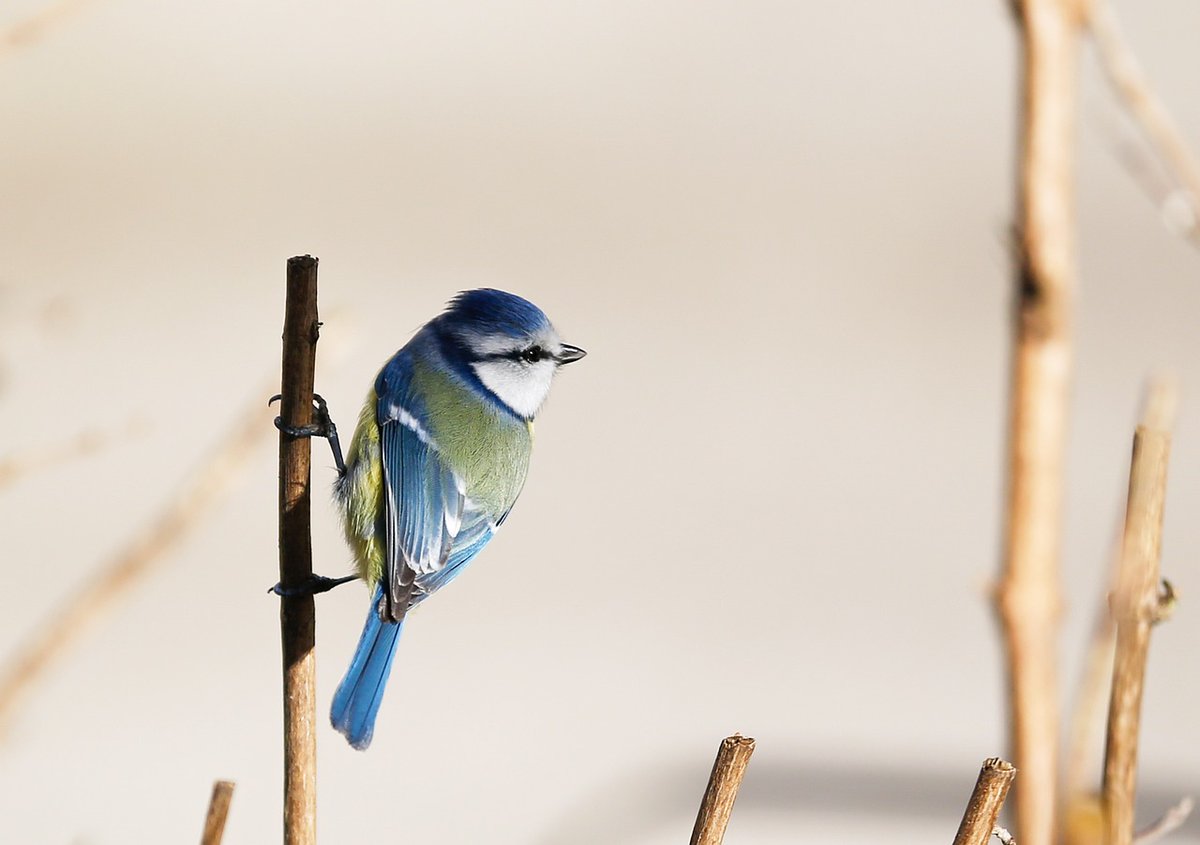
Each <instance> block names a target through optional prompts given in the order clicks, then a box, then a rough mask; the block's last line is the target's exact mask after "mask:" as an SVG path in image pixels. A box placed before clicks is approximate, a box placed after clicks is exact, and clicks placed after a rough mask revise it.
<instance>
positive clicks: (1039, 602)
mask: <svg viewBox="0 0 1200 845" xmlns="http://www.w3.org/2000/svg"><path fill="white" fill-rule="evenodd" d="M1015 5H1016V11H1017V18H1018V21H1019V24H1020V35H1021V47H1022V77H1023V80H1022V82H1023V84H1022V101H1021V110H1022V114H1021V127H1020V136H1021V141H1020V163H1019V182H1018V184H1019V191H1018V208H1017V215H1016V217H1017V226H1016V229H1017V235H1018V237H1019V240H1020V267H1019V272H1018V274H1017V291H1016V292H1017V297H1016V315H1015V321H1014V330H1015V343H1014V348H1013V365H1012V388H1011V390H1012V394H1011V411H1010V413H1011V417H1010V435H1009V481H1008V506H1007V526H1006V531H1005V538H1004V565H1003V573H1002V577H1001V580H1000V584H999V586H998V590H997V594H996V609H997V612H998V615H999V618H1000V623H1001V626H1002V628H1003V632H1004V642H1005V652H1006V657H1007V673H1008V683H1009V690H1010V697H1009V705H1010V732H1011V745H1012V752H1011V753H1012V756H1013V762H1014V763H1015V765H1016V766H1017V768H1019V769H1020V770H1021V783H1020V784H1019V785H1018V786H1017V789H1016V801H1015V804H1016V819H1017V833H1016V836H1017V841H1019V842H1020V843H1021V845H1051V843H1052V841H1053V839H1054V829H1055V818H1054V816H1055V801H1056V797H1055V792H1056V785H1057V774H1058V760H1057V749H1058V742H1059V740H1058V693H1057V683H1058V674H1057V673H1058V667H1057V650H1058V643H1057V636H1058V627H1059V617H1060V613H1061V597H1060V587H1059V555H1060V546H1061V535H1062V498H1063V454H1064V447H1065V439H1066V427H1067V410H1068V409H1067V401H1068V382H1069V378H1070V370H1071V309H1072V299H1073V295H1074V288H1075V275H1076V259H1075V232H1074V229H1075V210H1074V197H1073V194H1074V149H1073V147H1074V136H1075V75H1076V65H1077V54H1078V40H1079V39H1078V34H1079V17H1078V16H1079V10H1078V9H1077V8H1076V4H1075V2H1070V0H1020V2H1017V3H1016V4H1015Z"/></svg>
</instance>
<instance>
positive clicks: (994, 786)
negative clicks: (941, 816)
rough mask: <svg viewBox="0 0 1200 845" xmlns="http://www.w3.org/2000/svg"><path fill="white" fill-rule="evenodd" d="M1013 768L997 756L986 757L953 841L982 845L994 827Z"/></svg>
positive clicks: (1013, 773)
mask: <svg viewBox="0 0 1200 845" xmlns="http://www.w3.org/2000/svg"><path fill="white" fill-rule="evenodd" d="M1016 776H1017V769H1016V767H1015V766H1013V764H1012V763H1010V762H1008V761H1007V760H1003V759H1001V758H999V757H989V758H988V759H986V760H984V761H983V765H982V766H981V767H980V769H979V777H978V779H977V780H976V781H975V788H974V789H973V790H972V791H971V798H970V800H969V801H968V802H967V808H966V810H965V811H964V812H963V817H962V821H961V822H960V823H959V826H958V833H957V834H956V835H955V837H954V845H986V843H987V841H988V839H990V838H991V836H992V835H993V833H995V831H996V830H997V829H998V828H997V827H996V819H997V818H999V816H1000V808H1001V807H1002V806H1003V805H1004V799H1005V798H1006V797H1007V795H1008V789H1009V787H1010V786H1012V782H1013V778H1015V777H1016Z"/></svg>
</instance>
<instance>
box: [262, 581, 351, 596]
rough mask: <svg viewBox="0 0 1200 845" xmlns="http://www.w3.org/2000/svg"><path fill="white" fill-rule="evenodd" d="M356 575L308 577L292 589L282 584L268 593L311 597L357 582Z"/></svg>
mask: <svg viewBox="0 0 1200 845" xmlns="http://www.w3.org/2000/svg"><path fill="white" fill-rule="evenodd" d="M357 580H358V576H357V575H346V576H343V577H342V578H326V577H325V576H324V575H310V576H308V580H307V581H304V582H302V583H300V584H297V585H295V586H293V587H285V586H283V584H276V585H275V586H274V587H271V589H269V590H267V592H268V593H274V594H275V595H277V596H285V597H288V598H291V597H292V596H313V595H316V594H317V593H328V592H329V591H330V590H332V589H333V588H334V587H339V586H341V585H342V584H346V583H348V582H350V581H357Z"/></svg>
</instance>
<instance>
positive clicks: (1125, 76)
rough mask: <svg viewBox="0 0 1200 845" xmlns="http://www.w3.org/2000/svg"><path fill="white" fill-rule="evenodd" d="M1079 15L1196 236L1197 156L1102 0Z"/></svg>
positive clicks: (1199, 211)
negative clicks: (1173, 183)
mask: <svg viewBox="0 0 1200 845" xmlns="http://www.w3.org/2000/svg"><path fill="white" fill-rule="evenodd" d="M1083 13H1084V17H1085V22H1086V24H1087V26H1088V29H1089V30H1090V31H1091V33H1092V38H1093V40H1094V41H1095V43H1096V50H1097V53H1098V54H1099V57H1100V65H1101V67H1102V68H1103V69H1104V73H1105V75H1106V76H1107V77H1108V81H1109V82H1110V83H1111V84H1112V86H1113V88H1114V89H1115V90H1116V92H1117V94H1118V95H1119V96H1120V97H1121V99H1122V100H1123V101H1124V103H1125V107H1126V108H1127V109H1128V110H1129V113H1130V115H1132V117H1133V119H1134V121H1135V122H1136V123H1137V125H1138V126H1139V127H1140V128H1141V131H1142V134H1143V135H1144V136H1145V138H1146V140H1147V142H1148V143H1149V144H1150V146H1151V148H1152V149H1154V150H1155V151H1156V152H1157V153H1158V156H1159V158H1160V159H1161V160H1162V162H1163V163H1164V164H1165V165H1166V167H1167V168H1168V169H1169V170H1170V171H1171V173H1173V174H1174V176H1175V178H1176V179H1177V180H1178V181H1179V183H1180V184H1181V185H1182V187H1183V190H1184V192H1185V194H1186V199H1187V205H1188V207H1189V209H1190V212H1191V213H1190V215H1189V219H1187V220H1186V221H1185V222H1186V224H1187V225H1184V226H1181V229H1182V230H1183V234H1185V235H1187V236H1188V237H1189V238H1192V239H1197V238H1200V159H1197V158H1196V156H1195V154H1194V153H1192V151H1191V149H1190V148H1189V147H1188V144H1187V141H1186V140H1185V139H1184V136H1183V133H1182V132H1180V131H1179V127H1178V126H1176V124H1175V121H1174V119H1173V118H1172V117H1171V113H1170V112H1169V111H1167V107H1166V106H1165V105H1163V102H1162V101H1161V100H1160V99H1159V98H1158V96H1157V95H1156V94H1155V93H1154V90H1153V89H1152V88H1151V87H1150V80H1149V79H1148V77H1147V76H1146V73H1145V71H1143V70H1142V67H1141V65H1140V64H1139V63H1138V60H1137V57H1136V56H1134V53H1133V50H1132V48H1130V46H1129V44H1128V43H1127V42H1126V41H1125V37H1124V35H1122V33H1121V26H1120V24H1119V23H1118V21H1117V16H1116V14H1115V13H1114V12H1113V9H1112V6H1111V5H1110V4H1109V3H1108V2H1107V0H1084V3H1083Z"/></svg>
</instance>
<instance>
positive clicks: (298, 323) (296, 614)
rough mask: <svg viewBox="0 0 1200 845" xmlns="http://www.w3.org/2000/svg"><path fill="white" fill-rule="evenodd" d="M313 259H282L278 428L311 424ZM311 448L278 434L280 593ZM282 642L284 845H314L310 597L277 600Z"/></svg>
mask: <svg viewBox="0 0 1200 845" xmlns="http://www.w3.org/2000/svg"><path fill="white" fill-rule="evenodd" d="M320 325H321V324H320V322H319V321H318V319H317V259H315V258H313V257H311V256H308V255H304V256H298V257H295V258H291V259H288V263H287V303H286V306H285V314H284V321H283V377H282V382H281V387H280V394H281V397H282V398H281V400H280V409H279V415H280V418H281V420H282V423H283V424H284V425H287V426H291V427H296V428H298V427H303V426H306V425H309V424H310V423H311V422H312V402H313V379H314V370H315V368H316V358H317V337H318V334H319V330H320ZM311 465H312V441H311V440H310V439H309V438H307V437H295V436H293V435H291V434H288V433H286V432H284V431H280V433H279V582H280V584H281V585H282V586H283V587H285V588H286V587H294V586H299V585H303V584H305V583H307V582H308V581H309V579H310V578H311V577H312V532H311V522H310V486H311V485H310V480H311V479H310V470H311ZM279 628H280V637H281V639H282V643H283V758H284V774H283V838H284V843H285V845H312V843H314V842H316V836H317V834H316V826H317V786H316V778H317V730H316V721H317V720H316V713H317V702H316V659H315V656H314V648H315V645H316V613H315V608H314V604H313V597H312V594H311V593H304V594H300V595H290V596H284V597H283V598H281V599H280V606H279Z"/></svg>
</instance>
